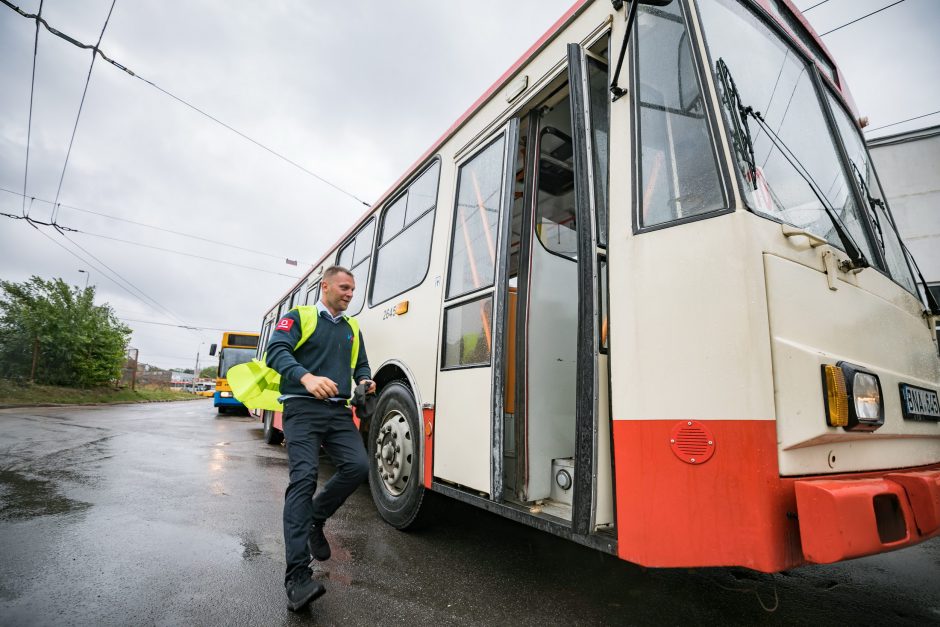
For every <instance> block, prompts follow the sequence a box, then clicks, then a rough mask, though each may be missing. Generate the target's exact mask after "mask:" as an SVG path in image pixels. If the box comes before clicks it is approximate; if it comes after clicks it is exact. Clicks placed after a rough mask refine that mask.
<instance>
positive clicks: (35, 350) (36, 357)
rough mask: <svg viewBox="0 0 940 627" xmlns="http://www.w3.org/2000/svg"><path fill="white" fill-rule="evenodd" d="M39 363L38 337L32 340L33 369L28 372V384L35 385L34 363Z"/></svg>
mask: <svg viewBox="0 0 940 627" xmlns="http://www.w3.org/2000/svg"><path fill="white" fill-rule="evenodd" d="M38 361H39V336H36V337H35V338H33V367H32V369H31V370H30V371H29V382H30V383H36V363H37V362H38Z"/></svg>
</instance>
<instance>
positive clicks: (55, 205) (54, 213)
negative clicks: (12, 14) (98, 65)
mask: <svg viewBox="0 0 940 627" xmlns="http://www.w3.org/2000/svg"><path fill="white" fill-rule="evenodd" d="M115 3H117V0H111V8H110V9H108V17H106V18H105V20H104V26H102V27H101V34H100V35H98V43H96V44H95V46H94V47H93V48H92V53H91V65H89V66H88V76H87V77H85V88H84V89H83V90H82V100H81V102H80V103H79V104H78V114H76V116H75V126H73V127H72V137H71V139H69V149H68V150H67V151H66V152H65V163H64V164H63V165H62V174H61V175H59V187H58V188H56V190H55V201H54V202H53V204H52V223H53V224H55V221H56V217H57V214H58V202H59V194H60V193H61V192H62V181H64V180H65V171H66V169H67V168H68V167H69V157H70V156H72V144H74V143H75V133H76V132H77V131H78V121H79V120H80V119H81V117H82V108H83V107H84V106H85V96H86V95H88V84H89V83H91V71H92V70H93V69H95V59H97V58H98V55H96V54H95V52H97V50H98V46H100V45H101V40H102V39H104V31H105V30H107V28H108V22H110V21H111V13H112V12H113V11H114V5H115ZM36 29H37V30H38V29H39V21H38V19H37V21H36ZM23 193H24V194H25V193H26V190H23Z"/></svg>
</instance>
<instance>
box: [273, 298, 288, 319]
mask: <svg viewBox="0 0 940 627" xmlns="http://www.w3.org/2000/svg"><path fill="white" fill-rule="evenodd" d="M288 309H290V307H288V305H287V300H282V301H281V304H280V305H278V307H277V318H276V320H280V319H281V318H283V317H284V314H285V313H286V312H287V310H288Z"/></svg>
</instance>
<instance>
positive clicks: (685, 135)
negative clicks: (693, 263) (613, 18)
mask: <svg viewBox="0 0 940 627" xmlns="http://www.w3.org/2000/svg"><path fill="white" fill-rule="evenodd" d="M634 41H635V42H637V43H636V50H635V60H636V64H637V65H638V66H639V72H634V75H635V76H636V77H637V78H636V79H635V80H636V81H637V82H638V83H639V84H638V85H637V86H635V87H634V90H635V93H638V94H639V99H638V103H637V104H638V109H639V110H638V112H637V115H638V117H639V119H638V120H637V127H638V135H639V143H640V155H639V163H638V164H637V165H638V167H639V170H640V177H639V180H640V184H639V189H638V192H639V197H640V198H639V207H640V215H639V216H638V220H637V222H638V223H639V226H640V227H641V228H642V227H646V226H654V225H658V224H663V223H666V222H670V221H672V220H679V219H681V218H688V217H690V216H696V215H700V214H703V213H707V212H709V211H715V210H717V209H722V208H724V207H727V203H726V202H725V199H724V195H723V193H722V190H721V183H720V179H719V173H718V166H717V164H716V161H715V154H714V152H713V149H712V147H713V142H712V138H711V134H710V132H709V129H708V124H707V122H706V117H705V108H704V106H703V102H702V90H701V84H700V82H699V80H698V77H697V75H696V74H695V72H694V63H693V61H692V56H691V54H692V53H691V51H690V47H689V37H688V35H687V33H686V28H685V21H684V18H683V16H682V6H681V3H679V2H673V3H672V4H670V5H669V6H667V7H663V8H655V9H654V8H649V7H646V6H640V8H639V14H638V15H637V20H636V32H635V33H634Z"/></svg>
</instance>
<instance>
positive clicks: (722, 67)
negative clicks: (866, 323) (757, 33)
mask: <svg viewBox="0 0 940 627" xmlns="http://www.w3.org/2000/svg"><path fill="white" fill-rule="evenodd" d="M715 66H716V68H717V70H718V78H719V80H720V81H721V84H722V87H723V88H724V90H725V96H723V100H724V101H725V104H726V105H727V106H728V107H729V108H730V109H731V113H732V117H739V118H740V119H741V122H740V123H738V122H737V121H736V120H733V122H734V125H735V127H736V130H738V131H740V135H739V136H738V137H736V139H740V141H741V143H742V144H743V145H744V146H743V148H745V149H746V152H745V151H743V150H739V154H740V155H742V156H743V157H744V158H743V161H744V162H745V163H746V164H747V166H748V176H749V178H750V179H751V181H752V184H753V186H754V190H757V166H756V164H755V163H754V144H753V141H752V140H751V133H750V129H749V128H748V126H747V118H748V116H750V117H752V118H754V121H755V122H757V124H758V125H759V126H760V127H761V129H762V130H763V131H764V132H765V133H767V138H768V139H770V141H771V143H773V145H774V147H776V148H777V150H779V151H780V154H782V155H783V157H784V158H785V159H786V160H787V162H788V163H789V164H790V165H791V166H793V169H794V171H796V173H797V174H799V175H800V178H802V179H803V180H804V181H805V182H806V184H807V185H808V186H809V189H810V191H811V192H813V195H814V196H816V199H817V200H819V203H820V204H821V205H822V208H823V211H824V212H825V214H826V215H827V216H829V220H830V221H831V222H832V227H833V229H835V232H836V235H838V236H839V241H841V242H842V245H843V246H844V247H845V252H846V253H847V254H848V256H849V261H844V262H842V264H841V268H842V270H843V271H844V272H848V271H850V270H861V269H863V268H868V267H871V264H869V263H868V260H867V259H865V255H863V254H862V252H861V250H860V249H859V247H858V245H857V244H856V243H855V240H854V239H852V236H851V235H850V234H849V230H848V228H847V227H846V226H845V224H844V223H843V222H842V219H841V218H840V217H839V215H838V214H837V213H836V212H835V209H833V208H832V206H831V205H830V204H829V201H828V200H827V199H826V198H825V196H824V194H822V192H821V191H820V190H819V185H818V184H817V183H816V181H815V180H813V177H812V176H811V175H810V173H809V171H808V170H807V169H806V167H805V166H804V165H803V164H802V163H801V162H800V160H799V158H797V156H796V155H795V154H794V153H793V151H792V150H790V148H789V147H787V145H786V144H785V143H784V141H783V140H782V139H780V137H779V136H778V135H777V134H776V133H775V132H774V131H773V129H771V128H770V125H769V124H767V122H766V121H765V120H764V118H763V116H762V115H761V114H760V111H755V110H754V108H753V107H751V106H746V105H744V103H743V102H742V101H741V94H740V92H739V91H738V88H737V86H736V85H735V84H734V79H733V78H732V77H731V70H729V69H728V65H727V64H726V63H725V61H724V59H718V62H717V63H716V64H715Z"/></svg>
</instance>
